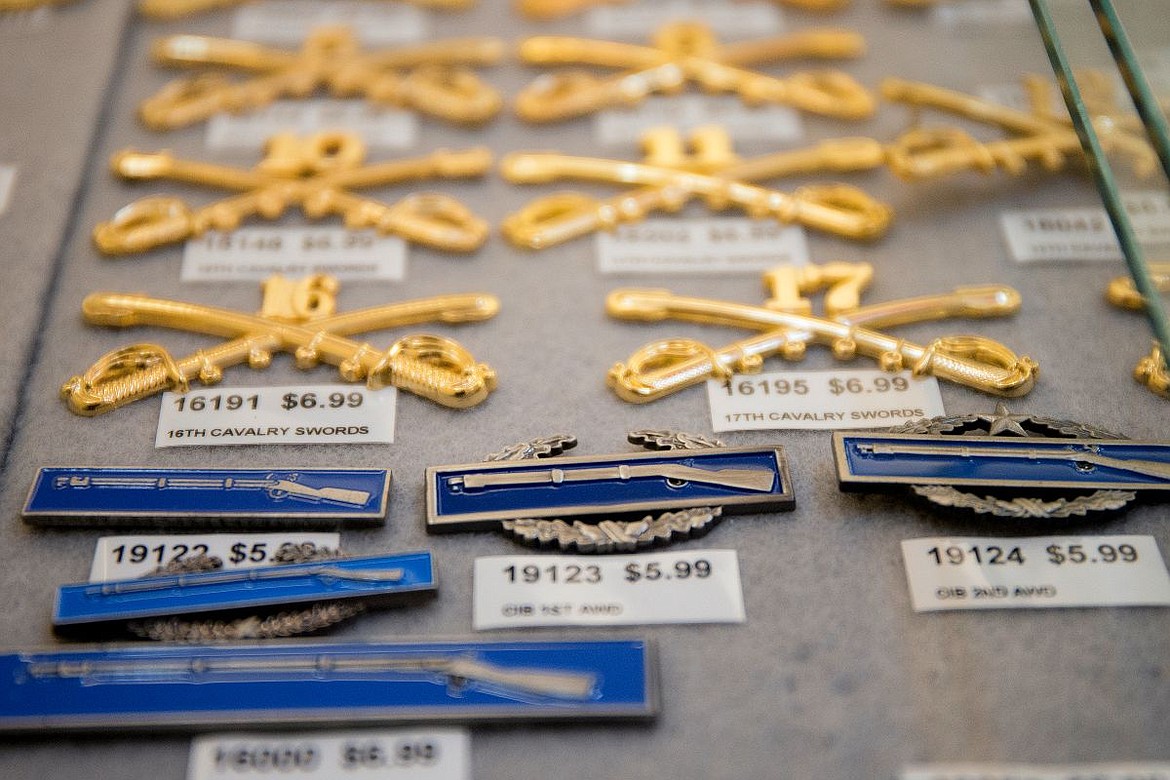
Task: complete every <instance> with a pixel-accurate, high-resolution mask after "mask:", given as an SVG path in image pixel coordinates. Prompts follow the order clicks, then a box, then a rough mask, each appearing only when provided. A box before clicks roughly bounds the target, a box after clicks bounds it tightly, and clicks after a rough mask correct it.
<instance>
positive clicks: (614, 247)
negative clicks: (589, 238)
mask: <svg viewBox="0 0 1170 780" xmlns="http://www.w3.org/2000/svg"><path fill="white" fill-rule="evenodd" d="M596 242H597V266H598V269H599V270H600V271H601V273H603V274H632V273H694V274H709V273H720V274H722V273H738V272H743V273H757V272H759V271H765V270H767V269H769V268H775V267H776V266H778V265H805V264H807V263H808V242H807V241H806V240H805V234H804V230H803V229H802V228H800V227H796V226H793V225H781V224H779V223H777V222H775V221H773V220H756V219H740V218H736V217H713V218H708V219H648V220H645V221H643V222H637V223H634V224H630V225H619V226H618V227H617V228H615V229H614V230H613V232H602V233H598V234H597V237H596Z"/></svg>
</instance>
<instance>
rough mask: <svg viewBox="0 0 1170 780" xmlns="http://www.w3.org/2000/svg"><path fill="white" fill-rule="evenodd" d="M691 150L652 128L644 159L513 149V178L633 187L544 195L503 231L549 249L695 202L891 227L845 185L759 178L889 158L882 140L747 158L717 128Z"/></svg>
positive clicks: (842, 232)
mask: <svg viewBox="0 0 1170 780" xmlns="http://www.w3.org/2000/svg"><path fill="white" fill-rule="evenodd" d="M690 144H691V147H692V149H693V151H692V152H690V153H688V151H687V148H686V145H685V144H684V142H683V139H682V137H681V136H680V135H679V133H678V131H676V130H674V129H672V128H656V129H652V130H649V131H647V132H646V133H645V134H643V136H642V146H643V148H644V149H645V157H644V160H643V162H641V163H637V162H627V161H625V160H608V159H601V158H594V157H573V156H570V155H563V154H556V153H553V152H515V153H512V154H509V155H507V156H506V157H504V159H503V161H502V162H501V163H500V170H501V173H502V174H503V176H504V178H505V179H507V180H508V181H510V182H513V183H519V184H539V183H547V182H553V181H559V180H563V179H574V180H578V181H602V182H610V183H615V184H636V185H638V188H637V189H633V190H629V191H627V192H625V193H622V194H620V195H618V196H616V197H613V198H609V199H606V200H598V199H596V198H592V197H589V196H587V195H582V194H580V193H575V192H561V193H555V194H553V195H548V196H545V197H543V198H538V199H537V200H535V201H533V202H532V203H530V204H528V205H527V206H525V207H524V208H523V209H521V210H520V211H518V212H516V213H515V214H512V215H510V216H508V217H507V218H505V220H504V222H503V224H502V226H501V227H502V230H503V233H504V235H505V236H507V238H508V239H509V240H511V241H512V243H514V244H516V245H517V246H521V247H527V248H529V249H543V248H545V247H549V246H553V245H555V244H560V243H563V242H565V241H568V240H570V239H573V238H577V237H579V236H583V235H586V234H588V233H592V232H595V231H598V230H613V229H614V228H615V227H616V226H617V225H619V224H621V223H625V222H637V221H638V220H641V219H645V218H646V216H647V215H649V214H651V213H653V212H656V211H666V212H675V211H678V210H679V209H681V208H682V207H683V206H685V205H686V204H687V203H688V202H689V201H691V200H694V199H701V200H703V201H704V202H705V203H706V205H707V206H708V207H709V208H711V209H715V210H721V209H726V208H729V207H732V206H736V207H738V208H740V209H743V210H744V211H745V212H747V214H748V215H749V216H751V217H754V218H757V219H765V218H770V219H775V220H777V221H779V222H784V223H798V224H801V225H804V226H806V227H810V228H815V229H817V230H823V231H827V232H830V233H834V234H836V235H839V236H843V237H846V238H854V239H862V240H869V239H874V238H878V237H880V236H882V235H884V234H885V232H886V229H887V228H888V227H889V224H890V220H891V219H892V217H893V212H892V211H891V210H890V208H889V207H888V206H886V205H885V204H883V203H881V202H879V201H877V200H874V199H873V198H871V197H870V196H869V195H868V194H866V193H865V192H863V191H862V190H860V189H858V188H856V187H852V186H850V185H847V184H825V185H811V186H806V187H802V188H800V189H798V190H796V192H794V193H792V194H788V193H784V192H780V191H779V190H774V189H770V188H767V187H761V186H758V185H756V184H754V183H753V182H757V181H760V180H763V179H772V178H777V177H780V176H786V175H792V174H796V173H812V172H816V171H824V170H829V171H834V172H840V171H849V170H865V169H868V168H872V167H874V166H875V165H879V164H880V163H881V161H882V159H883V150H882V147H881V145H880V144H878V143H877V142H876V141H872V140H870V139H866V138H853V139H842V140H840V141H835V142H831V143H826V144H822V145H821V146H819V147H816V148H814V149H811V150H802V151H799V152H778V153H775V154H770V155H765V156H763V157H757V158H754V159H749V160H741V159H740V158H739V157H737V156H736V155H735V153H734V151H733V150H732V146H731V138H730V136H728V134H727V132H726V131H725V130H723V129H722V128H719V127H704V128H699V129H697V130H695V131H694V133H692V134H691V137H690Z"/></svg>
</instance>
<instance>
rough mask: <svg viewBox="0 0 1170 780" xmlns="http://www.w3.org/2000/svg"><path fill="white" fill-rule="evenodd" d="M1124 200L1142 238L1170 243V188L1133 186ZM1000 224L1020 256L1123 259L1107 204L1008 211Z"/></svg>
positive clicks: (1019, 258)
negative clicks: (1145, 189) (1104, 206)
mask: <svg viewBox="0 0 1170 780" xmlns="http://www.w3.org/2000/svg"><path fill="white" fill-rule="evenodd" d="M1122 202H1123V203H1124V204H1125V209H1126V211H1127V212H1128V213H1129V218H1130V222H1131V224H1132V225H1133V229H1134V232H1135V233H1136V234H1137V238H1138V240H1139V241H1141V242H1142V243H1143V244H1157V245H1162V246H1166V245H1170V194H1167V193H1164V192H1155V191H1149V192H1128V193H1123V194H1122ZM1000 224H1001V226H1002V228H1003V233H1004V238H1005V239H1006V240H1007V244H1008V249H1009V250H1010V251H1011V254H1012V257H1013V258H1015V260H1016V261H1017V262H1021V263H1029V262H1036V261H1041V260H1063V261H1070V260H1073V261H1076V260H1121V259H1122V255H1121V246H1120V245H1119V244H1118V243H1117V236H1116V234H1114V232H1113V224H1112V223H1111V222H1110V221H1109V217H1108V215H1107V214H1106V213H1105V209H1102V208H1081V209H1036V210H1028V211H1006V212H1004V213H1002V214H1001V215H1000Z"/></svg>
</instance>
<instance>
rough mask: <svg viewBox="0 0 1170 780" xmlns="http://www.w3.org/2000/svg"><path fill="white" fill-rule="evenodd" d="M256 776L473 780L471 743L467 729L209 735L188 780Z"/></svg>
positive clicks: (199, 744)
mask: <svg viewBox="0 0 1170 780" xmlns="http://www.w3.org/2000/svg"><path fill="white" fill-rule="evenodd" d="M254 777H296V778H308V779H311V780H341V778H345V779H346V780H354V778H363V777H368V778H371V779H374V778H384V777H394V778H418V780H470V778H471V738H470V737H469V735H468V733H467V732H466V731H465V730H462V729H450V728H432V729H409V730H408V729H394V730H378V731H355V732H350V733H345V732H341V733H337V732H329V733H301V734H296V733H294V734H286V733H281V734H252V735H249V734H210V735H207V736H202V737H197V738H196V739H195V740H194V741H193V742H192V743H191V754H190V757H189V759H188V763H187V780H223V778H254Z"/></svg>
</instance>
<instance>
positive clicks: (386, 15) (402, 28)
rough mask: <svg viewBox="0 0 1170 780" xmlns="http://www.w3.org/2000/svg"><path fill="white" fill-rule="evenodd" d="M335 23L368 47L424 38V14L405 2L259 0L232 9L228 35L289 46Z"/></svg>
mask: <svg viewBox="0 0 1170 780" xmlns="http://www.w3.org/2000/svg"><path fill="white" fill-rule="evenodd" d="M338 25H344V26H346V27H349V28H350V29H351V30H354V31H355V32H356V33H357V35H358V37H359V38H361V40H362V42H363V43H365V44H367V45H370V46H375V45H381V46H386V45H393V44H399V43H410V42H411V41H419V40H422V39H423V38H424V37H426V35H427V20H426V16H425V15H424V14H423V12H422V11H420V10H419V9H418V8H415V7H414V6H411V5H407V4H406V3H381V2H352V1H351V0H331V2H328V3H320V2H316V1H315V0H264V2H261V3H255V4H252V3H249V4H248V5H245V6H242V7H241V8H240V9H239V10H238V11H236V14H235V17H234V18H233V20H232V37H233V38H244V39H245V40H249V41H259V42H261V43H278V44H287V45H295V44H299V43H301V42H302V41H304V40H305V38H307V37H308V36H309V33H310V32H312V31H313V30H314V29H316V28H318V27H327V26H338Z"/></svg>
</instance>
